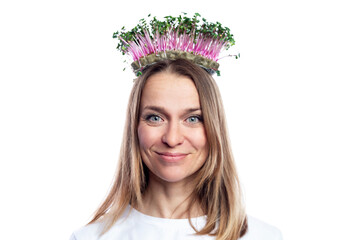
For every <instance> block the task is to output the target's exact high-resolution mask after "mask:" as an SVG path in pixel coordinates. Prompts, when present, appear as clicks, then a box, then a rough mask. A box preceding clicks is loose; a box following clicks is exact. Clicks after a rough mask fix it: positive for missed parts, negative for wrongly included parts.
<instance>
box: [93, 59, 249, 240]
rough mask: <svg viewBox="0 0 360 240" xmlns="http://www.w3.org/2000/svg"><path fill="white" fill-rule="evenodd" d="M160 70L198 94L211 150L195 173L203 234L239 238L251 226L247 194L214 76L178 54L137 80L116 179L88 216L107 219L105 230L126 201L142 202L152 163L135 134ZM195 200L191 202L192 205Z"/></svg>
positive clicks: (194, 196) (221, 238)
mask: <svg viewBox="0 0 360 240" xmlns="http://www.w3.org/2000/svg"><path fill="white" fill-rule="evenodd" d="M159 72H169V73H173V74H178V75H181V76H186V77H189V78H190V79H192V81H193V82H194V84H195V87H196V89H197V91H198V94H199V99H200V105H201V110H202V115H203V120H204V127H205V131H206V135H207V141H208V145H209V155H208V158H207V160H206V161H205V163H204V165H203V166H202V167H201V168H200V169H199V171H198V172H197V173H196V176H195V183H196V185H195V188H194V189H193V192H192V194H191V195H190V202H191V203H199V204H200V207H201V208H202V210H203V212H204V213H205V214H206V216H207V222H206V224H205V226H204V227H203V228H202V229H200V230H198V229H195V228H194V226H193V225H192V223H191V220H190V216H189V221H190V224H191V226H193V228H194V230H195V231H196V232H197V234H199V235H205V234H209V235H214V236H216V239H217V240H225V239H226V240H235V239H238V238H239V237H241V236H243V235H244V234H245V233H246V231H247V218H246V214H245V208H244V202H243V196H242V192H241V189H240V183H239V179H238V176H237V172H236V166H235V162H234V158H233V155H232V151H231V146H230V141H229V138H228V131H227V126H226V119H225V112H224V109H223V104H222V100H221V96H220V92H219V89H218V87H217V85H216V83H215V81H214V79H213V78H212V77H211V76H210V75H209V74H208V73H207V72H206V71H205V70H203V69H202V68H201V67H199V66H198V65H196V64H193V63H191V62H190V61H187V60H183V59H177V60H166V61H162V62H158V63H155V64H154V65H152V66H150V67H149V68H147V69H146V70H145V71H144V74H143V75H142V76H140V77H139V78H138V79H136V80H135V83H134V86H133V88H132V91H131V94H130V98H129V104H128V109H127V118H126V125H125V129H124V135H123V141H122V146H121V151H120V159H119V163H118V168H117V171H116V175H115V178H114V182H113V184H112V187H111V189H110V192H109V193H108V195H107V197H106V199H105V200H104V202H103V203H102V204H101V205H100V207H99V208H98V210H97V211H96V212H95V214H94V217H93V218H92V220H91V221H90V222H89V224H90V223H94V222H97V221H99V220H100V219H101V220H104V222H105V227H104V230H103V233H104V232H106V231H107V230H109V229H110V228H111V226H113V225H114V223H115V222H116V221H117V220H118V219H119V218H120V216H121V215H122V214H123V213H124V211H125V209H126V208H127V207H128V205H129V204H130V205H132V206H139V205H141V204H142V194H143V192H144V191H145V189H146V186H147V182H148V171H149V170H148V169H147V167H146V166H145V164H143V162H142V160H141V156H140V150H139V140H138V135H137V129H138V122H139V112H140V100H141V95H142V91H143V89H144V86H145V83H146V81H147V79H148V78H149V77H150V76H152V75H154V74H155V73H159ZM191 206H194V204H189V206H188V211H189V212H190V210H191Z"/></svg>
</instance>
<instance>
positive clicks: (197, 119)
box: [186, 116, 202, 123]
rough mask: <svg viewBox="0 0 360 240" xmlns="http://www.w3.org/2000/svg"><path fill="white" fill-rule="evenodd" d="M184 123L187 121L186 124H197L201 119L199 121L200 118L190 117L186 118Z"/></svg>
mask: <svg viewBox="0 0 360 240" xmlns="http://www.w3.org/2000/svg"><path fill="white" fill-rule="evenodd" d="M186 121H187V122H188V123H198V122H201V121H202V119H201V117H200V116H191V117H188V118H187V119H186Z"/></svg>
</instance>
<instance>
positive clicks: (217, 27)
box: [113, 13, 239, 62]
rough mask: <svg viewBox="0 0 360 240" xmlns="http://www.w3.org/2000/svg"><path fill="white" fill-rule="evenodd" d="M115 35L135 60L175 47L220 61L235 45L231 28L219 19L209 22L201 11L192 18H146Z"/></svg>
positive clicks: (183, 16)
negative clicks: (222, 52)
mask: <svg viewBox="0 0 360 240" xmlns="http://www.w3.org/2000/svg"><path fill="white" fill-rule="evenodd" d="M150 17H151V15H150V14H149V15H148V18H150ZM113 38H118V39H119V40H120V41H119V43H118V46H117V49H118V50H120V51H121V52H122V54H124V55H125V54H128V55H130V56H131V57H132V59H133V61H134V62H135V61H139V60H140V59H141V58H143V57H146V56H148V55H150V54H153V53H155V54H158V53H160V52H166V51H172V50H177V51H183V52H188V53H192V54H194V55H200V56H203V57H205V58H207V59H210V60H212V61H217V60H218V59H219V54H220V52H221V51H222V50H223V49H225V50H228V49H229V48H230V47H231V46H233V45H234V44H235V40H234V38H233V35H232V34H231V33H230V29H229V28H228V27H224V26H222V24H221V23H219V22H216V23H211V22H207V20H206V19H205V18H201V15H200V14H199V13H195V14H194V16H193V17H192V18H189V17H187V14H186V13H183V14H182V15H179V16H178V17H172V16H166V17H164V20H162V21H161V20H158V19H157V18H156V17H153V18H152V19H150V21H149V22H147V21H146V20H145V19H144V18H143V19H140V21H139V23H138V24H137V25H136V26H135V27H134V28H133V29H131V30H130V31H126V29H125V27H122V29H121V31H120V32H119V31H117V32H115V33H114V34H113ZM238 56H239V55H237V56H235V57H236V58H238Z"/></svg>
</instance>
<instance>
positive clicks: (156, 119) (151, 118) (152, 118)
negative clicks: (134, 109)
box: [145, 115, 162, 122]
mask: <svg viewBox="0 0 360 240" xmlns="http://www.w3.org/2000/svg"><path fill="white" fill-rule="evenodd" d="M145 119H146V121H149V122H161V121H162V119H161V117H159V116H157V115H149V116H147V117H146V118H145Z"/></svg>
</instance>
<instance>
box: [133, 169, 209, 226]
mask: <svg viewBox="0 0 360 240" xmlns="http://www.w3.org/2000/svg"><path fill="white" fill-rule="evenodd" d="M193 188H194V184H193V181H191V180H190V179H187V180H184V181H181V182H176V183H170V182H165V181H163V180H162V179H160V178H158V177H157V176H154V175H153V174H151V173H150V176H149V183H148V186H147V188H146V190H145V192H144V195H143V205H142V206H137V210H139V211H140V212H142V213H144V214H146V215H150V216H153V217H160V218H173V219H178V218H188V217H189V214H190V217H198V216H202V215H204V213H203V212H202V211H201V208H200V206H199V204H198V202H196V203H193V202H191V197H190V195H191V194H192V191H193ZM190 205H191V206H192V207H191V209H190V210H191V212H190V213H189V212H188V208H189V206H190Z"/></svg>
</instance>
